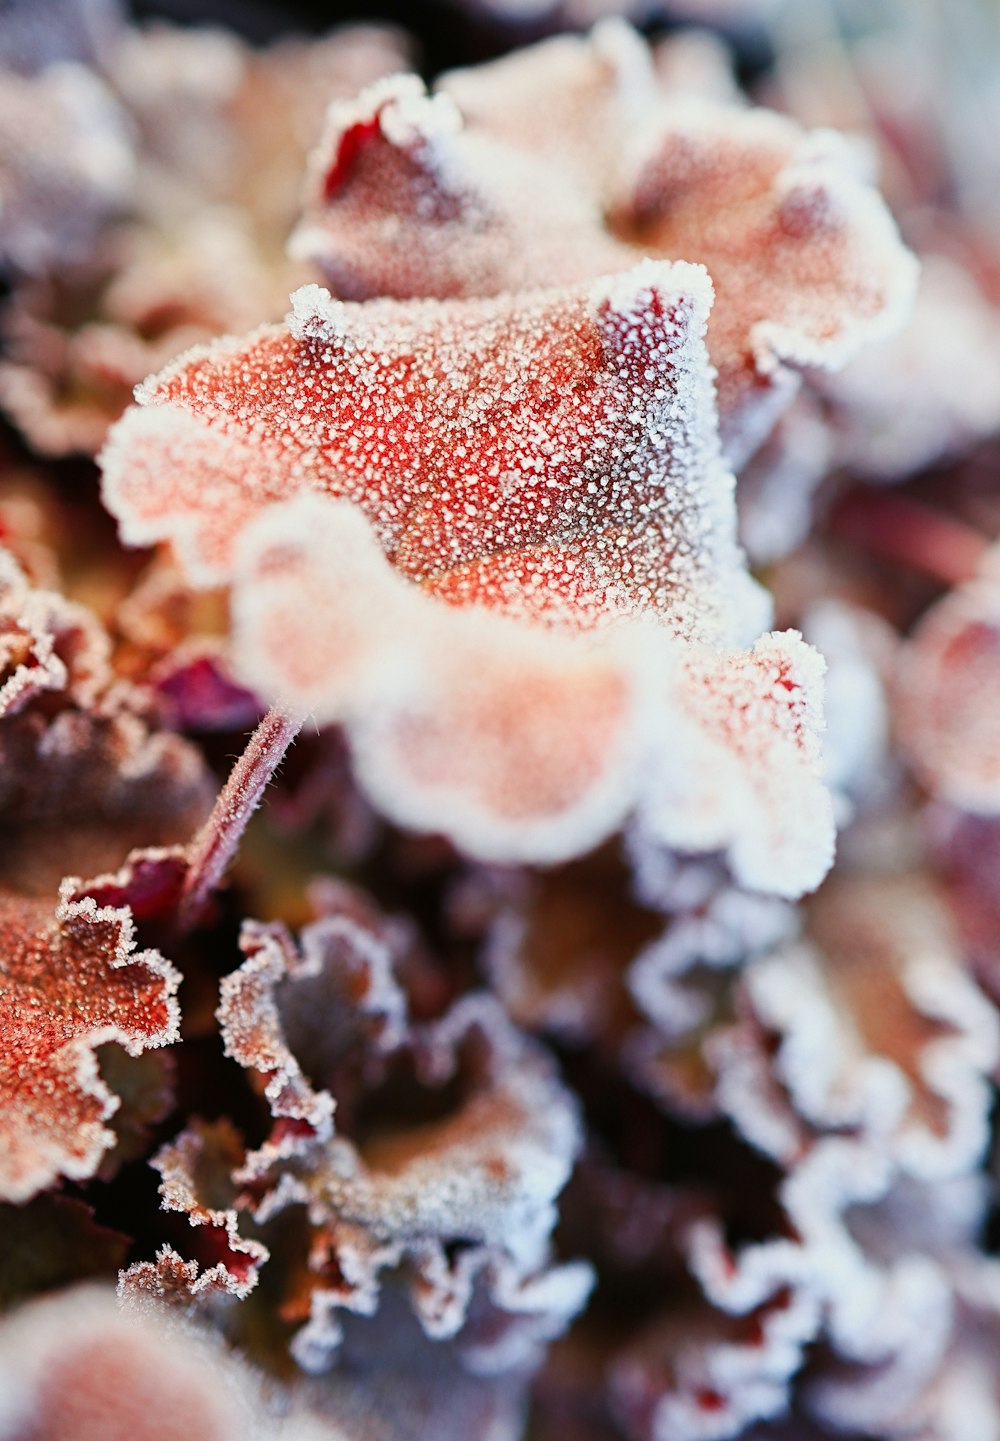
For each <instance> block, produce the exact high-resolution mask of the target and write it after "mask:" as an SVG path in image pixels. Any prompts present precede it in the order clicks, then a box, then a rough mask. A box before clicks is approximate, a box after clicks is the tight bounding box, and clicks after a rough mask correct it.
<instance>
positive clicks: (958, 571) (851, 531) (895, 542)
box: [831, 491, 990, 586]
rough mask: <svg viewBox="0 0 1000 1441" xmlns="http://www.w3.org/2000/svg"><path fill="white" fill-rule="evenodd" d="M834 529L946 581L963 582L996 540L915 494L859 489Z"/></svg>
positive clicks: (833, 521)
mask: <svg viewBox="0 0 1000 1441" xmlns="http://www.w3.org/2000/svg"><path fill="white" fill-rule="evenodd" d="M831 527H832V530H833V533H834V535H836V536H838V537H839V538H840V539H841V540H847V541H851V542H852V543H854V544H856V545H860V546H863V547H864V549H865V550H869V551H873V552H875V553H876V554H877V555H881V556H884V557H885V558H886V559H888V560H897V561H900V562H901V563H902V564H903V565H906V566H909V567H910V568H911V569H913V570H919V571H923V573H924V574H925V575H929V576H932V577H933V579H934V580H937V581H940V582H941V584H942V585H946V586H953V585H962V584H964V582H965V581H969V580H972V579H973V577H974V576H975V575H976V574H977V572H978V570H979V567H980V565H981V564H982V560H983V557H984V555H985V554H986V552H987V551H988V550H989V548H990V541H989V540H988V538H987V537H986V536H984V535H983V534H981V532H980V531H978V530H975V529H974V528H973V527H972V526H970V525H966V524H965V523H964V522H963V521H960V520H956V519H955V518H954V517H953V516H950V515H944V514H942V512H941V511H938V510H934V509H933V508H932V507H931V506H928V505H924V504H923V503H922V502H920V501H917V500H912V499H911V498H910V497H909V496H904V495H895V494H892V493H884V494H883V493H880V492H873V491H865V492H855V493H854V494H852V495H849V496H847V497H846V498H845V499H844V500H843V501H842V502H841V503H840V505H838V506H837V507H836V508H835V510H834V512H833V515H832V517H831Z"/></svg>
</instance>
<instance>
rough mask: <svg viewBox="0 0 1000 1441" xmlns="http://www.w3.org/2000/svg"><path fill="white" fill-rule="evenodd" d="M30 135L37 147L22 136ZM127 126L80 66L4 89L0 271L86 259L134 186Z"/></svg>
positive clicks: (7, 76) (6, 74)
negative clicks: (2, 268) (28, 144)
mask: <svg viewBox="0 0 1000 1441" xmlns="http://www.w3.org/2000/svg"><path fill="white" fill-rule="evenodd" d="M26 135H30V136H31V137H32V143H31V145H30V146H26V145H25V144H24V137H25V136H26ZM134 179H135V176H134V166H133V157H132V150H131V146H130V144H129V138H128V129H127V122H126V120H125V118H124V116H123V115H122V112H121V110H120V108H119V107H118V106H117V104H116V103H115V101H114V99H113V98H112V96H111V95H110V94H109V93H108V91H107V89H106V88H105V87H104V85H102V83H101V81H100V80H99V79H98V78H97V76H96V75H95V74H94V73H93V72H92V71H90V70H88V69H87V68H86V67H84V66H83V65H78V64H72V63H66V64H59V65H53V66H51V67H49V68H48V69H46V70H43V71H42V72H41V73H40V74H38V75H36V76H22V75H17V74H15V73H13V72H12V71H10V70H4V71H3V83H2V85H0V206H2V208H0V264H2V265H3V266H4V268H5V269H13V270H14V271H15V272H16V271H26V272H28V273H29V274H32V273H38V272H39V271H44V270H46V269H48V268H50V267H53V266H59V265H65V264H67V263H70V262H73V261H79V260H82V259H85V258H86V257H87V256H88V254H89V253H90V251H91V248H92V247H93V246H94V244H95V242H96V240H97V238H98V236H99V234H100V232H101V230H102V228H103V227H104V226H105V225H106V224H107V222H108V221H109V220H111V219H112V218H113V217H114V216H115V214H117V213H120V212H121V211H122V210H123V208H124V207H125V205H126V203H127V202H128V200H129V198H130V194H131V190H132V186H133V184H134Z"/></svg>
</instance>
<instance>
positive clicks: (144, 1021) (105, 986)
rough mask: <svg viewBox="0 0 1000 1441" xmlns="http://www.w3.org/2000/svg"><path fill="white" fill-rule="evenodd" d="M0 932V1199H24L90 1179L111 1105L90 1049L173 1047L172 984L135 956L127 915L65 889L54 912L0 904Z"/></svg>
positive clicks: (39, 904) (40, 905)
mask: <svg viewBox="0 0 1000 1441" xmlns="http://www.w3.org/2000/svg"><path fill="white" fill-rule="evenodd" d="M0 933H2V945H0V1007H2V1011H3V1015H4V1021H3V1030H4V1035H5V1037H6V1045H5V1048H4V1056H3V1063H2V1067H0V1072H2V1076H0V1093H2V1094H0V1116H2V1121H0V1124H2V1128H3V1134H4V1145H3V1148H2V1154H3V1162H2V1167H0V1194H2V1195H3V1197H4V1199H6V1200H13V1201H23V1200H26V1199H27V1198H28V1197H30V1196H32V1195H34V1194H35V1192H37V1191H40V1190H42V1189H44V1188H45V1187H46V1186H48V1185H50V1184H51V1183H52V1182H53V1181H54V1180H55V1179H56V1177H57V1176H60V1175H62V1176H68V1177H72V1178H74V1179H84V1178H86V1177H88V1176H91V1175H93V1173H94V1171H95V1170H96V1169H97V1166H98V1165H99V1163H100V1161H101V1158H102V1157H103V1155H104V1153H105V1152H106V1151H107V1150H108V1148H109V1147H110V1146H111V1145H112V1144H113V1143H114V1140H115V1137H114V1133H113V1132H112V1131H111V1130H109V1128H108V1127H107V1125H106V1124H105V1122H106V1121H107V1120H108V1118H109V1117H110V1116H112V1115H113V1114H114V1112H115V1110H116V1109H117V1107H118V1100H117V1098H116V1097H115V1095H114V1094H113V1093H112V1092H111V1091H110V1090H109V1089H108V1087H107V1085H106V1084H105V1083H104V1082H103V1081H102V1079H101V1078H100V1075H99V1073H98V1068H97V1057H96V1054H95V1052H96V1049H97V1047H98V1046H102V1045H104V1044H105V1043H106V1042H108V1041H115V1042H117V1043H118V1044H119V1045H122V1046H124V1047H125V1049H126V1050H127V1051H128V1052H129V1053H130V1054H131V1055H138V1054H139V1052H141V1051H144V1050H147V1049H148V1048H150V1047H155V1046H162V1045H166V1044H168V1043H169V1042H171V1041H174V1040H176V1039H177V1032H178V1020H179V1013H178V1008H177V1002H176V1000H175V992H176V990H177V986H178V983H179V981H180V977H179V975H178V974H177V972H176V971H175V970H174V968H173V967H172V966H171V965H170V963H169V962H168V961H166V960H164V958H163V957H162V956H161V955H159V954H158V953H157V952H156V951H142V952H137V951H136V949H135V941H134V926H133V922H132V918H131V914H130V913H129V911H128V910H127V909H124V908H120V909H119V908H114V907H109V906H98V905H97V904H96V903H95V902H94V900H93V899H92V898H91V897H90V896H88V895H87V894H86V891H85V889H84V890H77V889H76V888H75V886H74V883H73V882H72V881H68V882H64V884H63V887H62V889H61V892H60V898H59V904H58V907H57V908H56V909H55V912H54V914H53V907H52V904H51V902H50V901H44V900H37V901H36V900H28V899H25V898H23V897H19V896H16V895H12V894H10V893H9V892H8V893H6V894H4V895H2V896H0Z"/></svg>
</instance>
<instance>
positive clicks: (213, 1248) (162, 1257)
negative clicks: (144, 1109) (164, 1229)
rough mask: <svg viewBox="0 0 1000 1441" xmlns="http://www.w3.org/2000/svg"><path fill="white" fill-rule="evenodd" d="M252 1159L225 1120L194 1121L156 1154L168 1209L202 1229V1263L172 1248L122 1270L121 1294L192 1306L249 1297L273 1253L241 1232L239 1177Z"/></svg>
mask: <svg viewBox="0 0 1000 1441" xmlns="http://www.w3.org/2000/svg"><path fill="white" fill-rule="evenodd" d="M245 1154H246V1153H245V1148H244V1146H243V1143H242V1142H241V1140H240V1138H239V1136H238V1135H237V1134H236V1132H235V1131H234V1129H233V1127H232V1125H231V1124H230V1123H229V1122H228V1121H225V1120H222V1121H214V1122H206V1121H194V1122H192V1124H191V1126H190V1127H189V1128H188V1129H187V1130H186V1131H183V1132H182V1133H181V1135H180V1136H178V1137H177V1138H176V1140H174V1141H172V1142H170V1143H169V1144H168V1145H166V1146H164V1147H162V1149H161V1150H160V1151H159V1152H158V1153H157V1154H156V1156H154V1158H153V1160H152V1162H151V1164H152V1166H153V1167H154V1169H155V1170H157V1171H158V1172H159V1173H160V1196H161V1198H162V1205H163V1209H164V1210H165V1211H180V1212H181V1213H182V1214H183V1215H186V1216H187V1218H188V1220H189V1221H190V1223H191V1225H192V1226H193V1227H195V1228H196V1237H195V1238H194V1241H193V1244H194V1245H195V1247H196V1249H197V1252H198V1257H199V1260H198V1261H184V1260H182V1259H181V1257H180V1256H179V1255H178V1254H177V1252H176V1251H174V1250H173V1248H172V1247H170V1246H165V1247H163V1248H161V1250H160V1253H159V1255H158V1256H157V1258H156V1261H155V1262H152V1261H138V1262H135V1263H134V1264H133V1265H131V1266H130V1267H129V1268H128V1270H127V1271H124V1272H123V1273H122V1276H121V1279H120V1282H119V1292H120V1294H121V1295H123V1296H126V1297H139V1296H156V1297H161V1298H164V1299H168V1300H174V1301H184V1302H188V1301H191V1300H196V1299H199V1298H201V1297H203V1296H211V1295H213V1294H216V1293H218V1294H223V1295H230V1296H236V1297H239V1298H240V1299H241V1300H242V1299H244V1298H245V1297H246V1296H248V1295H249V1294H250V1292H251V1291H252V1290H253V1288H254V1286H256V1284H257V1274H258V1272H259V1270H260V1267H261V1266H262V1265H263V1264H264V1262H265V1261H266V1260H267V1259H268V1254H269V1253H268V1250H267V1247H266V1246H264V1245H262V1244H261V1243H260V1242H259V1241H255V1240H253V1239H252V1238H249V1237H244V1236H242V1235H241V1234H240V1230H239V1218H238V1215H237V1211H236V1207H235V1205H234V1202H235V1200H236V1198H237V1188H236V1186H235V1185H234V1183H233V1179H232V1177H233V1172H234V1171H235V1170H236V1169H237V1168H238V1167H239V1165H240V1164H241V1162H242V1161H243V1159H244V1156H245Z"/></svg>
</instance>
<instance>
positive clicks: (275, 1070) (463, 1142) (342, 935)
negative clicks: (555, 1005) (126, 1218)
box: [220, 912, 591, 1372]
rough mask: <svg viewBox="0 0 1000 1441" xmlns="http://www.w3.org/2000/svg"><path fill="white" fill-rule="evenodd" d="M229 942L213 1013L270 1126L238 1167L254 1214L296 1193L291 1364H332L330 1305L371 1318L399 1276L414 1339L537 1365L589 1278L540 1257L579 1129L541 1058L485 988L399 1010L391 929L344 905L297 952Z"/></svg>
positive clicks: (337, 1334)
mask: <svg viewBox="0 0 1000 1441" xmlns="http://www.w3.org/2000/svg"><path fill="white" fill-rule="evenodd" d="M244 947H245V949H246V950H247V952H248V960H247V961H246V962H245V963H244V966H243V967H242V968H241V970H240V971H237V972H236V973H235V974H234V975H233V976H231V977H228V978H227V979H226V981H224V983H223V1002H222V1007H221V1009H220V1020H221V1022H222V1027H223V1037H224V1040H225V1043H226V1046H227V1050H228V1051H229V1052H230V1054H232V1055H234V1056H235V1058H236V1059H237V1060H239V1061H240V1062H241V1063H242V1064H244V1065H245V1066H247V1067H249V1068H251V1069H252V1070H253V1071H256V1073H257V1074H258V1075H259V1076H260V1078H261V1080H262V1081H263V1082H264V1085H265V1091H266V1094H267V1096H268V1098H269V1100H270V1102H271V1105H272V1109H273V1111H274V1115H275V1127H274V1130H273V1132H272V1135H271V1137H270V1138H269V1140H268V1141H267V1143H266V1144H265V1145H264V1147H263V1148H261V1150H260V1151H258V1152H257V1153H254V1154H251V1155H249V1156H248V1157H247V1158H246V1161H245V1162H244V1163H243V1165H242V1166H241V1167H240V1169H239V1171H238V1172H237V1180H238V1181H239V1182H240V1183H241V1184H242V1185H243V1187H244V1188H245V1197H246V1199H245V1204H246V1205H250V1206H252V1210H253V1214H254V1216H255V1218H256V1219H257V1221H258V1222H260V1223H267V1222H269V1221H270V1220H271V1218H272V1217H275V1216H278V1215H280V1214H281V1213H282V1212H283V1211H285V1210H286V1209H287V1208H288V1207H289V1206H294V1205H305V1206H306V1207H307V1208H308V1215H309V1220H310V1224H311V1226H312V1228H313V1239H312V1242H311V1256H310V1267H311V1269H312V1271H313V1273H314V1279H313V1282H312V1287H311V1296H310V1298H309V1302H308V1307H307V1311H306V1314H307V1316H308V1323H307V1325H306V1326H305V1327H304V1328H303V1329H301V1330H300V1331H299V1333H298V1335H297V1336H296V1338H295V1341H294V1344H293V1350H294V1353H295V1355H296V1357H297V1358H298V1359H299V1361H300V1364H302V1365H303V1366H305V1367H306V1369H308V1370H317V1369H324V1368H325V1367H327V1366H329V1364H330V1360H331V1357H332V1355H333V1353H334V1352H335V1351H336V1348H337V1346H338V1345H339V1343H340V1340H341V1337H342V1335H343V1321H342V1316H343V1315H344V1314H360V1315H375V1314H376V1313H378V1312H379V1309H380V1307H381V1305H382V1303H383V1295H384V1293H386V1288H388V1293H389V1294H391V1293H392V1292H393V1291H394V1290H395V1288H396V1287H397V1286H399V1285H401V1286H402V1288H403V1292H404V1294H406V1295H407V1296H408V1297H409V1302H410V1305H411V1306H412V1307H413V1309H414V1311H415V1313H416V1315H417V1317H418V1318H419V1321H420V1324H421V1326H422V1328H423V1329H424V1331H425V1332H426V1334H427V1335H428V1336H431V1337H434V1338H437V1339H442V1340H443V1339H448V1338H452V1337H454V1336H456V1333H458V1334H459V1335H460V1342H461V1351H462V1355H463V1356H464V1357H465V1362H464V1364H466V1365H467V1366H468V1367H469V1368H470V1369H471V1370H472V1371H474V1372H475V1371H486V1372H489V1371H494V1370H495V1371H502V1370H507V1369H511V1368H514V1369H516V1368H518V1367H521V1366H525V1365H528V1364H529V1363H533V1362H534V1361H535V1360H537V1354H538V1351H539V1348H540V1347H541V1346H542V1344H543V1343H544V1341H545V1340H547V1339H548V1338H549V1337H551V1336H552V1335H554V1334H557V1333H558V1331H560V1330H562V1329H563V1328H564V1327H565V1325H566V1324H567V1322H568V1320H569V1319H570V1317H571V1316H572V1315H573V1314H574V1313H575V1312H576V1310H578V1309H579V1307H580V1306H581V1305H582V1303H583V1301H584V1299H585V1297H586V1294H587V1292H588V1290H589V1287H590V1284H591V1276H590V1272H589V1269H588V1268H587V1267H586V1266H582V1265H566V1266H562V1267H555V1268H553V1267H551V1265H550V1262H549V1258H548V1239H549V1235H550V1233H551V1230H552V1227H553V1225H554V1223H555V1208H554V1201H555V1198H556V1196H557V1195H558V1193H559V1191H560V1190H561V1189H562V1186H563V1185H564V1184H565V1181H566V1179H567V1177H568V1175H569V1171H570V1168H571V1166H572V1161H573V1158H574V1156H575V1153H576V1149H577V1146H578V1144H579V1133H578V1121H577V1117H576V1110H575V1107H574V1106H573V1104H572V1102H571V1100H570V1098H569V1096H568V1094H567V1093H566V1091H565V1090H564V1089H563V1088H562V1087H561V1086H560V1084H559V1082H558V1080H557V1078H556V1076H555V1074H554V1070H553V1067H552V1065H551V1063H550V1061H549V1060H548V1058H547V1057H546V1056H545V1055H544V1054H543V1053H542V1052H541V1051H540V1050H539V1049H537V1048H536V1047H535V1046H534V1045H533V1044H532V1043H531V1042H530V1041H528V1040H527V1039H526V1038H525V1037H523V1036H522V1035H520V1034H519V1033H518V1032H516V1031H515V1030H514V1029H513V1027H512V1026H511V1025H510V1022H509V1021H507V1020H506V1018H505V1017H504V1016H503V1013H502V1012H501V1011H500V1008H499V1007H498V1006H497V1005H496V1004H495V1002H493V1001H492V1000H490V999H489V998H487V997H485V996H469V997H466V998H464V999H462V1000H459V1001H458V1002H457V1003H455V1004H454V1005H453V1006H452V1007H451V1008H450V1009H449V1010H448V1011H446V1012H445V1013H444V1015H442V1016H441V1017H439V1018H438V1019H437V1020H434V1021H429V1022H423V1023H416V1022H414V1021H413V1020H412V1019H411V1018H410V1016H409V1014H408V1003H407V999H406V995H405V992H404V991H403V990H401V989H400V985H399V981H398V979H397V977H396V974H395V972H396V970H397V966H398V965H399V963H400V961H401V959H402V957H401V956H400V953H399V951H398V945H397V946H394V945H393V944H392V942H391V939H390V936H389V935H388V934H386V933H385V932H383V934H382V935H380V934H379V931H378V929H377V928H376V929H375V930H372V929H371V927H370V926H365V925H364V924H362V918H361V916H360V915H359V914H358V913H355V914H354V915H351V914H350V913H349V912H341V913H340V914H331V915H328V916H325V917H323V918H321V919H320V920H318V921H316V922H314V923H313V924H312V925H311V926H310V927H307V928H306V930H305V932H304V933H303V940H302V948H301V951H299V950H297V949H296V947H295V946H294V944H293V942H292V940H291V938H290V937H289V936H288V935H287V934H286V933H284V932H283V931H282V929H281V928H279V927H275V926H271V927H261V926H252V925H251V926H248V927H247V928H246V930H245V933H244ZM307 1074H308V1079H307ZM328 1088H329V1089H328ZM331 1092H332V1094H331ZM335 1102H336V1104H337V1112H336V1116H335V1120H336V1130H333V1128H332V1126H331V1115H332V1114H333V1106H334V1103H335ZM386 1304H391V1303H390V1301H389V1299H388V1295H387V1299H386ZM480 1313H482V1314H480ZM477 1318H478V1319H477Z"/></svg>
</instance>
